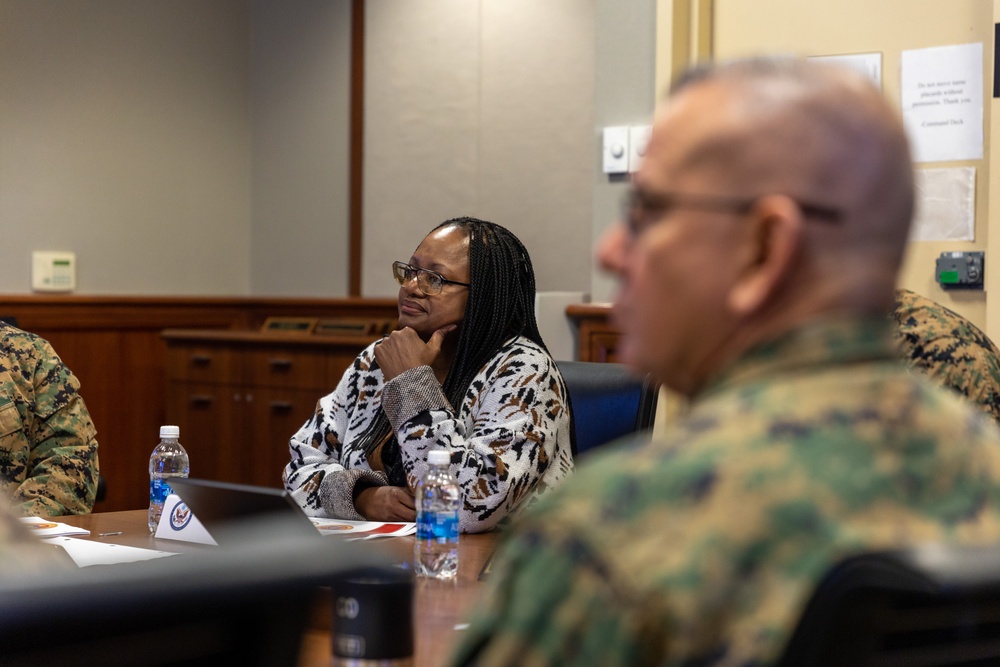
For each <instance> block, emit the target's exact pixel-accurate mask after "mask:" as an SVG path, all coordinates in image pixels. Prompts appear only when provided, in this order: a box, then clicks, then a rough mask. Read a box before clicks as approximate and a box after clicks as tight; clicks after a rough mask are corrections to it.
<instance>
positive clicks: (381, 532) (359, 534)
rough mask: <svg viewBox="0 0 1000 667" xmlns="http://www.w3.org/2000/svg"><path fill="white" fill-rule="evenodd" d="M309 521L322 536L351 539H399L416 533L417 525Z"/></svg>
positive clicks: (391, 522) (338, 520) (316, 519)
mask: <svg viewBox="0 0 1000 667" xmlns="http://www.w3.org/2000/svg"><path fill="white" fill-rule="evenodd" d="M311 520H312V522H313V525H314V526H316V530H318V531H319V532H320V534H322V535H339V536H341V537H348V538H352V539H369V538H375V537H401V536H403V535H412V534H414V533H415V532H417V524H415V523H412V522H405V521H347V520H344V519H320V518H317V517H311Z"/></svg>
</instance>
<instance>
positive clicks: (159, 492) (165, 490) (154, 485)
mask: <svg viewBox="0 0 1000 667" xmlns="http://www.w3.org/2000/svg"><path fill="white" fill-rule="evenodd" d="M171 493H173V491H172V490H171V488H170V482H168V481H167V480H165V479H159V478H156V479H151V480H149V502H151V503H156V504H157V505H162V504H163V503H165V502H166V501H167V496H169V495H170V494H171Z"/></svg>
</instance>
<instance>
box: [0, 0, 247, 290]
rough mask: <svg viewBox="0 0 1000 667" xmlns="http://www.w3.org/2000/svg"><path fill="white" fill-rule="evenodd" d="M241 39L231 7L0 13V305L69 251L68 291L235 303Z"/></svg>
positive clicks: (10, 3)
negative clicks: (38, 261)
mask: <svg viewBox="0 0 1000 667" xmlns="http://www.w3.org/2000/svg"><path fill="white" fill-rule="evenodd" d="M248 31H249V12H248V8H247V5H246V3H244V2H242V1H241V0H213V1H212V2H205V0H171V1H170V2H159V1H158V0H74V1H73V2H65V1H60V0H2V2H0V231H2V233H3V246H2V247H3V256H2V260H0V291H3V292H13V293H19V292H28V291H30V257H31V252H32V251H33V250H71V251H75V252H76V253H77V259H78V264H79V268H78V276H77V278H78V284H79V287H80V290H79V291H81V292H86V293H90V294H102V293H122V294H124V293H133V294H136V293H144V294H168V293H169V294H209V293H210V294H244V293H246V292H247V289H248V284H249V248H250V240H249V237H248V235H247V220H248V218H249V205H250V199H249V192H250V178H249V175H250V124H249V105H248V81H249V70H248V65H249V63H248V59H247V35H248Z"/></svg>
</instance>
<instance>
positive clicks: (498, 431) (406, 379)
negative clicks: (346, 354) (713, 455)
mask: <svg viewBox="0 0 1000 667" xmlns="http://www.w3.org/2000/svg"><path fill="white" fill-rule="evenodd" d="M374 348H375V343H373V344H372V345H370V346H368V347H367V348H366V349H365V350H364V351H363V352H362V353H361V354H360V355H359V356H358V358H357V359H355V360H354V363H353V364H352V365H351V367H350V368H348V369H347V371H345V373H344V376H343V378H341V380H340V383H339V384H338V385H337V388H336V390H334V392H333V393H332V394H329V395H327V396H324V397H323V398H321V399H320V400H319V402H318V403H317V404H316V411H315V413H314V414H313V416H312V418H310V419H309V421H307V422H306V423H305V424H304V425H303V426H302V428H301V429H299V432H298V433H296V434H295V435H294V436H293V437H292V439H291V442H290V449H291V462H290V463H289V464H288V465H287V466H286V467H285V471H284V475H283V477H284V481H285V488H287V489H288V491H289V492H290V493H291V494H292V496H293V497H294V498H295V499H296V501H297V502H298V503H299V505H301V506H302V508H303V509H305V511H306V513H307V514H309V515H310V516H318V517H332V518H339V519H354V520H361V519H363V517H361V515H359V514H358V512H357V510H356V509H355V508H354V503H353V492H354V486H355V484H356V483H358V482H359V481H361V480H363V482H362V483H364V484H366V485H379V486H384V485H386V484H388V480H387V478H386V476H385V474H384V473H383V472H381V471H373V470H372V468H371V466H370V465H369V463H368V460H367V458H366V456H365V454H364V452H363V451H361V449H360V448H359V447H356V446H355V444H354V443H356V442H357V439H358V435H359V434H361V433H364V431H365V429H366V428H368V426H369V425H370V424H371V422H372V421H373V419H374V418H375V416H376V415H377V414H378V411H379V410H384V411H385V414H386V416H387V417H388V419H389V423H390V424H391V425H392V428H393V430H394V431H395V434H396V438H397V440H398V442H399V443H400V449H401V454H402V459H403V466H404V468H405V471H406V476H407V480H408V481H409V485H410V487H411V488H414V487H415V486H416V482H417V480H418V479H420V477H421V476H422V475H423V474H424V473H425V472H426V470H427V464H426V458H427V452H428V450H430V449H433V448H435V447H447V448H448V449H450V450H451V454H452V459H451V460H452V463H451V471H452V473H453V474H454V475H455V477H456V478H457V479H458V482H459V485H460V486H461V489H462V499H463V503H462V509H461V512H460V515H459V524H460V529H461V530H462V531H463V532H469V533H474V532H479V531H484V530H489V529H490V528H492V527H493V526H495V525H496V524H497V523H498V522H500V521H501V520H502V519H503V518H504V517H506V516H507V515H509V514H511V513H512V512H513V511H514V510H515V509H516V508H518V506H520V505H521V504H522V502H523V501H525V500H526V499H528V498H530V497H533V496H536V495H539V494H541V493H543V492H544V491H546V490H548V489H550V488H552V487H554V486H555V485H556V484H558V483H559V482H560V481H561V480H562V479H564V478H565V477H566V476H567V475H568V474H569V473H570V472H571V471H572V469H573V458H572V454H571V451H570V417H569V409H568V401H567V398H566V396H567V393H566V385H565V384H564V382H563V379H562V376H561V375H560V374H559V370H558V368H557V367H556V365H555V362H554V361H553V360H552V357H550V356H549V354H548V353H547V352H546V351H545V350H543V349H542V348H540V347H539V346H538V345H536V344H535V343H534V342H532V341H531V340H528V339H527V338H524V337H518V338H513V339H510V340H509V341H507V342H506V343H505V344H504V345H503V347H502V348H501V349H500V350H499V352H497V354H496V356H494V357H493V359H491V360H490V361H489V362H488V363H487V364H486V365H485V366H484V367H483V368H482V369H481V370H480V371H479V373H478V374H477V375H476V376H475V378H474V379H473V381H472V384H471V385H470V387H469V391H468V392H467V393H466V395H465V400H464V401H462V405H461V406H459V408H458V410H456V409H455V408H454V407H452V406H451V405H450V404H449V402H448V399H447V398H446V397H445V395H444V392H443V390H442V388H441V385H440V384H438V382H437V380H436V379H435V377H434V373H433V371H432V370H431V368H430V367H429V366H420V367H418V368H413V369H410V370H408V371H406V372H405V373H402V374H401V375H399V376H397V377H395V378H393V379H392V380H390V381H389V382H384V381H383V379H382V371H381V370H380V369H378V367H377V366H376V365H375V363H374V353H373V350H374ZM373 366H374V368H373Z"/></svg>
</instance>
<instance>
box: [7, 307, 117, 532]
mask: <svg viewBox="0 0 1000 667" xmlns="http://www.w3.org/2000/svg"><path fill="white" fill-rule="evenodd" d="M79 389H80V383H79V381H78V380H77V379H76V377H75V376H74V375H73V373H72V372H70V370H69V369H68V368H67V367H66V366H65V365H64V364H63V362H62V361H61V360H60V359H59V357H58V355H56V353H55V350H53V349H52V346H51V345H49V344H48V342H46V341H45V340H43V339H41V338H39V337H38V336H35V335H34V334H30V333H27V332H24V331H21V330H20V329H17V328H14V327H12V326H10V325H8V324H5V323H2V322H0V483H2V485H3V488H4V490H5V491H6V495H7V496H8V498H10V499H11V503H12V504H13V505H14V509H15V510H16V511H18V512H20V513H21V514H25V515H60V514H85V513H87V512H89V511H90V510H91V509H92V508H93V506H94V496H95V494H96V492H97V476H98V464H97V440H96V437H95V436H96V432H95V430H94V424H93V422H92V421H91V420H90V415H89V414H88V412H87V406H86V405H84V402H83V398H82V397H81V396H80V394H79Z"/></svg>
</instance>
